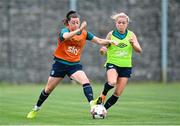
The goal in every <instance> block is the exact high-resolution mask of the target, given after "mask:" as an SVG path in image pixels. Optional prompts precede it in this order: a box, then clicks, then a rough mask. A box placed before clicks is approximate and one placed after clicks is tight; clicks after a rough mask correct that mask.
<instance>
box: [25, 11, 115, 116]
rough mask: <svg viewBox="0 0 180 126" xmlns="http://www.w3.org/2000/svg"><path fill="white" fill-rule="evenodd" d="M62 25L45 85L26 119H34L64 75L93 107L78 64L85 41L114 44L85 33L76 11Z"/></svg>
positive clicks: (87, 84) (91, 94)
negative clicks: (78, 86) (76, 84)
mask: <svg viewBox="0 0 180 126" xmlns="http://www.w3.org/2000/svg"><path fill="white" fill-rule="evenodd" d="M64 24H65V28H63V29H61V30H60V34H59V37H58V45H57V48H56V50H55V51H54V64H53V65H52V70H51V72H50V76H49V78H48V81H47V84H46V86H45V88H44V89H43V90H42V92H41V94H40V96H39V99H38V101H37V103H36V104H35V106H34V108H33V109H32V110H31V111H30V112H29V113H28V115H27V118H34V117H35V116H36V114H37V112H38V110H40V107H41V105H42V103H43V102H44V101H45V100H46V99H47V97H48V96H49V94H50V93H51V92H52V91H53V89H54V88H55V87H56V86H57V84H58V83H59V82H60V81H61V80H62V79H63V78H64V77H65V76H66V75H68V76H69V77H70V78H71V79H74V80H76V81H77V82H79V83H80V84H81V85H82V87H83V90H84V94H85V96H86V98H87V100H88V102H89V103H90V106H91V107H93V105H94V104H95V103H94V101H93V91H92V88H91V85H90V82H89V79H88V78H87V76H86V74H85V72H84V71H83V70H82V65H81V64H80V58H81V53H82V51H83V48H84V45H85V44H86V40H90V41H92V42H95V43H97V44H101V45H109V44H116V42H113V41H112V40H106V39H101V38H98V37H96V36H94V35H93V34H92V33H90V32H88V31H86V30H85V28H86V26H87V23H86V21H83V22H82V23H81V22H80V17H79V15H78V14H77V12H76V11H69V12H68V13H67V15H66V19H65V20H64Z"/></svg>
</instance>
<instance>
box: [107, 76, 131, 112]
mask: <svg viewBox="0 0 180 126" xmlns="http://www.w3.org/2000/svg"><path fill="white" fill-rule="evenodd" d="M127 82H128V78H127V77H118V80H117V84H116V89H115V91H114V93H113V95H112V96H111V97H110V98H109V99H108V100H107V101H106V103H105V105H104V107H105V108H106V109H109V108H110V107H111V106H112V105H114V104H115V103H116V102H117V100H118V98H119V96H121V94H122V92H123V90H124V88H125V87H126V84H127Z"/></svg>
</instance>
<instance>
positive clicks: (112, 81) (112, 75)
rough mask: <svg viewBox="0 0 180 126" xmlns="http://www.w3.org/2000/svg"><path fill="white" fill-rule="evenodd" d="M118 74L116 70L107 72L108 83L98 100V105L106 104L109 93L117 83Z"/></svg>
mask: <svg viewBox="0 0 180 126" xmlns="http://www.w3.org/2000/svg"><path fill="white" fill-rule="evenodd" d="M117 77H118V74H117V72H116V69H115V68H111V69H108V70H107V80H108V81H107V82H106V83H105V84H104V88H103V90H102V92H101V95H100V97H99V98H98V99H97V104H101V103H102V102H103V103H104V102H105V100H106V95H107V93H108V92H109V91H110V90H111V89H112V88H114V86H115V85H116V82H117Z"/></svg>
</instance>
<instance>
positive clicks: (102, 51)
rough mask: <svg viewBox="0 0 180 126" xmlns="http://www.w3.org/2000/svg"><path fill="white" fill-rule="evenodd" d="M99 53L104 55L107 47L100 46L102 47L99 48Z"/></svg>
mask: <svg viewBox="0 0 180 126" xmlns="http://www.w3.org/2000/svg"><path fill="white" fill-rule="evenodd" d="M99 52H100V54H101V55H104V54H106V52H107V47H106V46H102V47H101V48H100V50H99Z"/></svg>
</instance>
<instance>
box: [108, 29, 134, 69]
mask: <svg viewBox="0 0 180 126" xmlns="http://www.w3.org/2000/svg"><path fill="white" fill-rule="evenodd" d="M132 34H133V33H132V31H130V30H126V32H125V34H120V33H119V32H118V30H117V29H116V30H114V31H113V32H112V35H111V40H114V41H117V42H118V43H119V44H118V45H117V46H115V45H110V46H109V47H108V50H107V61H106V63H111V64H114V65H116V66H119V67H132V50H133V49H132V45H131V43H130V42H129V40H130V39H131V37H132Z"/></svg>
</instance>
